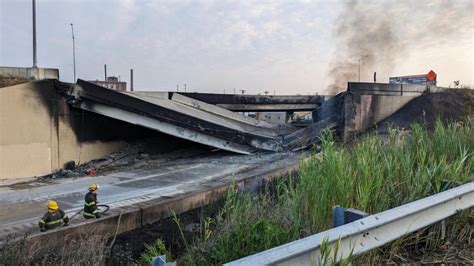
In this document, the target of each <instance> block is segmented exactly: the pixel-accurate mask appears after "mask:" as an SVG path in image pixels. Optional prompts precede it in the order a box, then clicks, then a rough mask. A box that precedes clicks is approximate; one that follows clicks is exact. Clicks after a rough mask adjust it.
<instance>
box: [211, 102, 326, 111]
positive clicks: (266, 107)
mask: <svg viewBox="0 0 474 266" xmlns="http://www.w3.org/2000/svg"><path fill="white" fill-rule="evenodd" d="M217 106H219V107H222V108H225V109H227V110H231V111H235V112H259V111H272V112H277V111H282V112H283V111H295V112H296V111H312V110H314V109H316V108H318V107H319V106H320V104H312V103H310V104H217Z"/></svg>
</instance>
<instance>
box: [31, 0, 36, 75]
mask: <svg viewBox="0 0 474 266" xmlns="http://www.w3.org/2000/svg"><path fill="white" fill-rule="evenodd" d="M32 4H33V67H36V66H37V61H36V0H33V3H32Z"/></svg>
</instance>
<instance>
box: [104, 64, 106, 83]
mask: <svg viewBox="0 0 474 266" xmlns="http://www.w3.org/2000/svg"><path fill="white" fill-rule="evenodd" d="M104 81H107V64H104Z"/></svg>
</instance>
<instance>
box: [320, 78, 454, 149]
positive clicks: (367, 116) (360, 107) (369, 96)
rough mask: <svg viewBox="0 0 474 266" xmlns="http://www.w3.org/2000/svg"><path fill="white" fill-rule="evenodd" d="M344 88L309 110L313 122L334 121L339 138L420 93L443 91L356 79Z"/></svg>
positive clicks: (351, 134)
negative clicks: (311, 110) (311, 113)
mask: <svg viewBox="0 0 474 266" xmlns="http://www.w3.org/2000/svg"><path fill="white" fill-rule="evenodd" d="M347 87H348V91H347V92H342V93H340V94H338V95H336V96H335V97H333V98H331V99H329V100H327V101H326V102H324V103H323V104H322V105H321V107H319V108H318V109H316V110H314V111H313V120H314V121H323V120H327V119H332V120H334V121H335V123H336V126H335V128H336V129H337V132H338V134H339V135H340V137H341V138H342V140H343V141H350V140H352V139H353V138H354V137H355V136H356V135H357V134H359V133H362V132H364V131H366V130H368V129H370V128H373V127H374V126H376V125H377V124H379V123H380V122H382V121H384V120H385V119H387V118H388V117H389V116H391V115H392V114H394V113H395V112H397V111H398V110H400V109H401V108H403V107H404V106H405V105H406V104H408V103H409V102H411V101H412V100H414V99H416V98H417V97H419V96H420V95H423V94H425V93H433V92H436V93H439V92H442V91H444V90H445V89H443V88H439V87H435V86H427V85H411V84H385V83H356V82H349V83H348V86H347Z"/></svg>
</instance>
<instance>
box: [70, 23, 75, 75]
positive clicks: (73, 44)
mask: <svg viewBox="0 0 474 266" xmlns="http://www.w3.org/2000/svg"><path fill="white" fill-rule="evenodd" d="M71 31H72V64H73V66H74V82H76V46H75V43H74V25H73V24H72V23H71Z"/></svg>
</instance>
